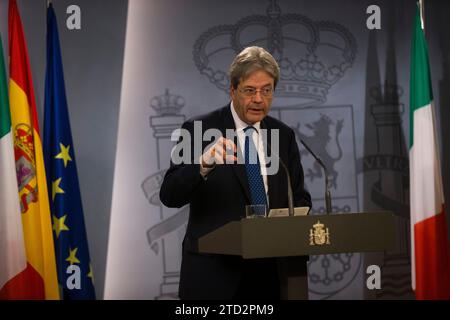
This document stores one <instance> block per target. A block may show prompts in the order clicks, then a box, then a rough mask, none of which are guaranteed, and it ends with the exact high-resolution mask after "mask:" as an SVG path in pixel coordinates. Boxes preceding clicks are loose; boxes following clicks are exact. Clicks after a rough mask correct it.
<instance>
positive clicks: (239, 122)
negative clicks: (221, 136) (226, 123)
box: [230, 101, 261, 132]
mask: <svg viewBox="0 0 450 320" xmlns="http://www.w3.org/2000/svg"><path fill="white" fill-rule="evenodd" d="M230 108H231V115H232V116H233V120H234V125H235V126H236V131H244V129H245V128H247V127H248V126H249V124H247V123H245V122H244V121H242V120H241V118H239V116H238V114H237V113H236V110H234V104H233V101H231V103H230ZM252 126H253V127H254V128H255V129H256V131H257V132H259V129H260V128H261V121H258V122H256V123H254V124H253V125H252Z"/></svg>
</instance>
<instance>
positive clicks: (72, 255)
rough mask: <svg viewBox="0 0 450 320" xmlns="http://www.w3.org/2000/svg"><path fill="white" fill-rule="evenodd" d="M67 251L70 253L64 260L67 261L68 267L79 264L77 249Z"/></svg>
mask: <svg viewBox="0 0 450 320" xmlns="http://www.w3.org/2000/svg"><path fill="white" fill-rule="evenodd" d="M69 251H70V253H69V257H68V258H67V259H66V261H68V262H69V263H70V265H72V264H74V263H80V260H78V259H77V251H78V248H75V249H73V250H72V249H70V248H69Z"/></svg>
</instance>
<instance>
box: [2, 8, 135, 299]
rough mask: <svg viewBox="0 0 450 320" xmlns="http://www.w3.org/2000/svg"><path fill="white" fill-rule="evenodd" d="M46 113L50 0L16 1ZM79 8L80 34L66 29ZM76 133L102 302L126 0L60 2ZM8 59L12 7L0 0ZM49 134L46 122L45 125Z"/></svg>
mask: <svg viewBox="0 0 450 320" xmlns="http://www.w3.org/2000/svg"><path fill="white" fill-rule="evenodd" d="M17 3H18V6H19V10H20V14H21V17H22V22H23V25H24V30H25V36H26V40H27V44H28V50H29V57H30V63H31V68H32V74H33V80H34V89H35V94H36V100H37V101H36V103H37V106H38V109H39V110H38V112H39V116H40V119H43V118H42V115H43V104H44V86H45V66H46V56H45V55H46V39H45V34H46V10H47V9H46V6H47V1H46V0H18V1H17ZM72 4H75V5H78V6H79V7H80V8H81V30H68V29H67V27H66V19H67V17H68V15H67V14H66V8H67V7H68V6H69V5H72ZM53 5H54V8H55V12H56V16H57V19H58V27H59V35H60V43H61V51H62V57H63V63H64V73H65V83H66V92H67V100H68V106H69V114H70V120H71V126H72V135H73V141H74V147H75V152H76V158H77V166H78V175H79V180H80V188H81V194H82V199H83V207H84V216H85V220H86V228H87V234H88V241H89V248H90V254H91V260H92V264H93V269H94V278H95V285H96V292H97V298H102V297H103V286H104V277H105V264H106V252H107V241H108V229H109V216H110V207H111V194H112V182H113V173H114V159H115V150H116V138H117V123H118V114H119V102H120V89H121V80H122V64H123V50H124V42H125V29H126V28H125V27H126V17H127V5H128V1H127V0H108V1H105V0H71V1H67V0H56V1H53ZM0 18H1V34H2V40H3V45H4V50H5V56H6V55H7V50H8V47H7V42H8V33H7V21H8V1H6V0H0ZM40 127H41V130H43V121H42V120H41V122H40Z"/></svg>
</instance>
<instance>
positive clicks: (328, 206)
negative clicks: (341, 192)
mask: <svg viewBox="0 0 450 320" xmlns="http://www.w3.org/2000/svg"><path fill="white" fill-rule="evenodd" d="M300 142H301V144H302V145H303V146H304V147H305V148H306V150H308V152H309V153H310V154H311V155H312V156H313V157H314V159H316V161H317V163H318V164H319V165H320V166H321V167H322V168H323V171H324V173H325V206H326V210H327V214H330V213H331V193H330V181H329V179H328V170H327V167H326V166H325V164H324V163H323V162H322V160H321V159H320V158H319V157H318V156H317V155H316V154H315V153H314V152H313V151H312V150H311V149H310V148H309V147H308V145H307V144H306V143H305V142H304V141H303V140H302V139H300Z"/></svg>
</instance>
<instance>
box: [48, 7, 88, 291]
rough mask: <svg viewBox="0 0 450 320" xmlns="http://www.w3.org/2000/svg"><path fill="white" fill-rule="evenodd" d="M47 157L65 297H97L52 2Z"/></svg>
mask: <svg viewBox="0 0 450 320" xmlns="http://www.w3.org/2000/svg"><path fill="white" fill-rule="evenodd" d="M44 158H45V169H46V174H47V184H48V191H49V200H50V212H51V215H52V225H53V238H54V241H55V250H56V263H57V267H58V282H59V285H60V289H61V292H62V295H61V296H62V298H63V299H95V289H94V282H93V281H94V276H93V271H92V265H91V260H90V258H89V249H88V243H87V237H86V228H85V224H84V217H83V207H82V204H81V194H80V187H79V184H78V174H77V167H76V164H75V152H74V147H73V142H72V134H71V130H70V122H69V114H68V110H67V99H66V91H65V86H64V74H63V67H62V59H61V50H60V46H59V37H58V26H57V22H56V16H55V12H54V10H53V6H52V4H50V5H49V7H48V10H47V69H46V74H45V109H44Z"/></svg>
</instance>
